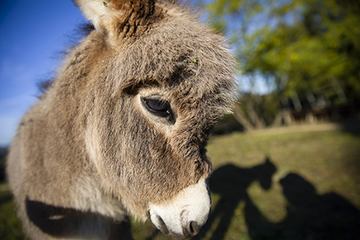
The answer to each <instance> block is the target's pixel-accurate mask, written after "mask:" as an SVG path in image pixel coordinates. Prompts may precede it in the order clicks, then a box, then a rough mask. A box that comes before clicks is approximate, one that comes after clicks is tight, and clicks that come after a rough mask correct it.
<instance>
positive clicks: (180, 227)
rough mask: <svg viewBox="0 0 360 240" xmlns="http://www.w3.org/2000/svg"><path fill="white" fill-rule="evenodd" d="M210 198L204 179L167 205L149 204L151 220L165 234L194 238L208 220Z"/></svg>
mask: <svg viewBox="0 0 360 240" xmlns="http://www.w3.org/2000/svg"><path fill="white" fill-rule="evenodd" d="M209 211H210V196H209V193H208V191H207V188H206V183H205V181H204V179H202V180H200V181H199V182H198V183H197V184H194V185H190V186H188V187H187V188H185V189H183V190H182V191H180V192H179V193H178V195H177V196H175V198H174V199H172V200H170V201H166V203H160V204H152V203H150V204H149V212H148V214H149V218H150V220H151V221H152V223H153V224H154V225H155V226H156V227H157V228H158V229H159V230H160V231H161V232H163V233H165V234H170V235H171V236H173V237H175V238H178V239H180V238H181V239H182V238H184V237H185V238H189V237H193V236H195V235H196V234H198V232H199V231H200V228H201V226H203V225H204V224H205V222H206V220H207V218H208V214H209Z"/></svg>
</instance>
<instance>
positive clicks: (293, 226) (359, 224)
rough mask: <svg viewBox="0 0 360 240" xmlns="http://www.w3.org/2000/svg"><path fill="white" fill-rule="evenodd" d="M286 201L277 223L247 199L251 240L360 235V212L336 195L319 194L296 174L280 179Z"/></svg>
mask: <svg viewBox="0 0 360 240" xmlns="http://www.w3.org/2000/svg"><path fill="white" fill-rule="evenodd" d="M280 185H281V187H282V191H283V194H284V197H285V198H286V200H287V215H286V217H285V218H284V219H283V220H282V221H280V222H277V223H272V222H271V221H269V220H268V219H267V218H266V217H265V216H264V215H263V214H262V213H261V212H260V210H259V209H258V208H257V207H256V205H255V204H254V202H253V201H251V199H250V198H248V199H246V204H245V220H246V223H247V226H248V231H249V234H250V236H251V239H254V240H263V239H279V240H290V239H291V240H355V239H359V236H360V212H359V210H358V209H357V208H356V207H355V206H353V205H352V204H351V203H350V202H349V201H348V200H346V199H345V198H344V197H342V196H340V195H339V194H336V193H333V192H330V193H325V194H318V193H317V192H316V188H315V187H314V186H313V185H312V184H311V183H310V182H309V181H307V180H306V179H305V178H303V177H302V176H300V175H299V174H296V173H289V174H288V175H286V176H285V177H283V178H282V179H281V180H280Z"/></svg>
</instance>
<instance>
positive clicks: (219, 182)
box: [194, 157, 276, 239]
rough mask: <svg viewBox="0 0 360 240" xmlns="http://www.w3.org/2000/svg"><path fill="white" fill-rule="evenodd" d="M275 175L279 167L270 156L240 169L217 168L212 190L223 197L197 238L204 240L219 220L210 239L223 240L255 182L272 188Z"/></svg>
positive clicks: (211, 184) (233, 167) (228, 165)
mask: <svg viewBox="0 0 360 240" xmlns="http://www.w3.org/2000/svg"><path fill="white" fill-rule="evenodd" d="M275 172H276V166H275V165H274V164H273V163H272V161H271V159H270V158H269V157H266V158H265V161H264V162H263V163H261V164H259V165H256V166H253V167H249V168H240V167H237V166H235V165H233V164H226V165H224V166H221V167H219V168H218V169H216V170H215V171H214V172H213V174H212V175H211V177H210V179H209V185H210V191H211V192H212V193H216V194H219V195H220V199H219V201H218V202H217V204H216V206H215V207H214V209H213V210H212V211H211V213H210V215H209V219H208V221H207V223H206V224H205V226H204V227H203V228H202V230H201V231H200V233H199V235H198V236H196V237H195V238H194V239H203V238H204V237H205V235H206V233H207V232H208V231H210V229H211V228H212V226H213V225H214V223H215V222H216V220H217V219H219V221H218V224H217V226H216V227H215V230H214V231H213V234H212V236H211V238H210V239H224V237H225V234H226V232H227V231H228V228H229V225H230V223H231V220H232V218H233V217H234V213H235V209H236V207H237V206H238V204H239V203H240V202H241V201H246V200H247V199H248V198H249V196H248V194H247V188H248V187H249V186H250V185H251V184H252V183H253V182H259V183H260V185H261V187H262V188H263V189H265V190H268V189H270V188H271V186H272V180H271V179H272V176H273V175H274V173H275Z"/></svg>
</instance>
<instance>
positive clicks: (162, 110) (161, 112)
mask: <svg viewBox="0 0 360 240" xmlns="http://www.w3.org/2000/svg"><path fill="white" fill-rule="evenodd" d="M141 103H142V104H143V106H144V107H145V108H146V109H147V110H148V111H149V112H150V113H152V114H154V115H155V116H158V117H163V118H168V119H169V120H170V119H171V118H172V111H171V108H170V104H169V102H167V101H164V100H161V99H157V98H146V97H142V98H141Z"/></svg>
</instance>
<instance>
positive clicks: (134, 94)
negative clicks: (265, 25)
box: [7, 0, 234, 239]
mask: <svg viewBox="0 0 360 240" xmlns="http://www.w3.org/2000/svg"><path fill="white" fill-rule="evenodd" d="M77 3H78V4H79V6H80V8H81V9H82V10H83V12H84V13H85V15H86V16H87V17H88V18H89V19H90V20H91V21H92V22H93V23H94V25H95V28H96V29H95V30H94V31H92V32H91V33H90V34H89V35H88V36H87V37H86V38H85V39H84V40H83V41H82V42H81V43H80V44H79V45H78V46H77V47H75V48H74V49H73V50H72V51H71V52H70V53H69V54H68V56H67V57H66V59H65V62H64V64H63V66H62V67H61V68H60V69H59V71H58V74H57V77H56V79H55V81H54V83H53V84H52V85H51V86H50V88H49V89H48V91H47V92H46V93H45V94H44V96H43V97H42V98H41V99H40V100H39V102H38V103H37V104H35V106H33V107H32V108H31V109H30V111H29V112H28V113H27V114H26V115H25V116H24V118H23V119H22V121H21V124H20V126H19V128H18V131H17V134H16V137H15V139H14V141H13V143H12V146H11V150H10V154H9V158H8V165H7V174H8V178H9V183H10V187H11V190H12V192H13V194H14V196H15V200H16V203H17V206H18V213H19V216H20V218H21V219H22V221H23V225H24V229H25V230H26V233H27V234H28V236H29V237H31V238H32V239H58V238H62V237H64V236H63V235H59V234H54V233H53V232H51V231H47V229H48V228H46V226H48V225H49V223H46V224H48V225H46V224H45V223H44V224H42V225H39V224H37V223H36V220H33V219H34V216H32V214H31V213H32V212H34V211H33V210H32V208H33V206H34V204H32V203H34V202H35V203H37V204H38V205H35V206H37V207H38V206H40V205H41V204H43V205H41V206H43V208H44V209H43V211H49V216H48V215H46V216H48V219H46V220H47V221H49V222H51V221H53V220H56V219H58V218H65V216H66V213H67V212H68V211H70V212H71V211H78V212H79V213H91V214H90V215H91V218H88V219H86V214H84V221H83V222H82V223H81V224H78V225H79V226H78V225H76V226H78V229H77V231H76V234H75V233H74V234H73V235H71V234H70V232H69V234H68V235H69V236H68V235H66V236H67V237H76V238H81V237H84V238H89V234H90V233H91V234H90V235H91V236H92V237H93V238H99V239H110V238H111V237H113V234H112V230H111V227H110V226H108V225H109V224H108V222H109V220H108V219H113V221H114V222H113V223H114V224H117V223H118V222H121V221H123V220H126V216H127V215H132V216H135V217H136V218H138V219H141V220H145V219H146V218H147V211H148V204H149V202H152V203H161V202H166V201H169V200H171V199H172V198H173V197H174V196H175V195H176V194H177V193H178V192H179V191H180V190H182V189H184V188H186V187H187V186H189V185H191V184H194V183H196V182H197V181H198V180H199V179H200V178H201V177H206V176H208V174H209V173H210V171H211V166H210V163H209V160H208V159H207V157H206V154H205V144H206V141H207V136H208V133H209V130H210V128H211V126H212V125H213V124H214V123H215V121H216V120H217V119H218V118H219V117H220V116H221V115H222V114H223V113H224V111H227V110H228V109H229V107H231V104H232V101H233V98H234V79H233V67H234V64H233V59H232V57H231V56H230V54H229V53H228V51H227V50H226V49H225V48H224V42H223V38H222V37H220V36H218V35H216V34H214V33H212V32H211V31H210V30H209V29H208V28H206V27H204V26H202V25H200V24H199V23H198V21H197V20H196V19H194V18H193V17H191V16H190V15H189V14H188V13H187V12H186V11H185V10H183V9H181V8H179V7H178V6H176V5H174V4H171V3H166V2H163V1H155V0H146V1H140V0H139V1H135V0H133V1H123V0H107V1H98V0H78V1H77ZM152 94H157V95H159V96H161V98H162V99H166V100H167V101H169V102H170V104H171V108H172V111H173V112H174V114H175V123H170V122H167V121H166V120H164V119H161V118H159V117H156V116H153V115H151V114H150V113H149V112H147V111H146V110H145V109H144V107H143V106H142V105H141V104H140V101H139V96H149V95H152ZM39 204H40V205H39ZM49 206H50V207H49ZM54 207H55V209H56V208H61V209H65V210H64V211H63V212H64V213H63V212H62V211H60V213H61V214H60V213H58V215H59V216H58V215H56V214H55V215H54V212H56V211H55V210H53V208H54ZM94 214H95V215H96V216H97V217H94V216H93V215H94ZM50 215H51V216H50ZM79 216H80V215H79ZM35 217H36V216H35ZM65 219H66V218H65ZM90 221H91V223H90ZM80 222H81V221H80ZM105 225H107V227H104V226H105ZM41 226H45V227H41ZM94 229H95V230H94Z"/></svg>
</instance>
